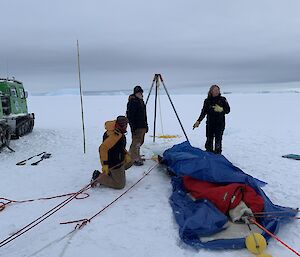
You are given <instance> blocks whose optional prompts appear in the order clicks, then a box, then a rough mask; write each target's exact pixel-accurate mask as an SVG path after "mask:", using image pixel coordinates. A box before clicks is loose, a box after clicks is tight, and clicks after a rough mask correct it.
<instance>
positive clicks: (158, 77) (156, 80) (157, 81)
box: [146, 74, 189, 142]
mask: <svg viewBox="0 0 300 257" xmlns="http://www.w3.org/2000/svg"><path fill="white" fill-rule="evenodd" d="M154 84H155V106H154V129H153V131H154V132H153V142H155V132H156V112H157V94H158V88H159V86H160V84H162V85H163V87H164V89H165V91H166V94H167V96H168V98H169V101H170V103H171V105H172V108H173V110H174V112H175V115H176V117H177V120H178V122H179V124H180V127H181V129H182V131H183V134H184V135H185V138H186V140H187V141H188V142H189V139H188V137H187V134H186V133H185V130H184V128H183V125H182V123H181V121H180V119H179V116H178V114H177V111H176V109H175V106H174V104H173V102H172V100H171V97H170V95H169V92H168V90H167V87H166V86H165V83H164V81H163V78H162V76H161V74H155V75H154V78H153V82H152V85H151V88H150V91H149V94H148V96H147V100H146V105H147V103H148V100H149V98H150V94H151V91H152V89H153V86H154Z"/></svg>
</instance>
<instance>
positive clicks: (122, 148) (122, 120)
mask: <svg viewBox="0 0 300 257" xmlns="http://www.w3.org/2000/svg"><path fill="white" fill-rule="evenodd" d="M127 124H128V120H127V118H126V117H125V116H118V117H117V119H116V120H114V121H107V122H105V129H106V132H105V133H104V135H103V142H102V144H101V145H100V147H99V155H100V161H101V164H102V173H100V171H98V170H95V171H94V173H93V176H92V180H91V185H92V187H95V186H97V185H104V186H107V187H111V188H115V189H122V188H124V187H125V183H126V177H125V170H127V169H128V168H130V167H131V166H132V161H131V157H130V155H129V154H128V152H127V151H126V137H125V133H126V129H127Z"/></svg>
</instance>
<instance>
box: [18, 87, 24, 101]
mask: <svg viewBox="0 0 300 257" xmlns="http://www.w3.org/2000/svg"><path fill="white" fill-rule="evenodd" d="M19 95H20V97H21V98H22V99H23V98H25V94H24V89H23V88H20V89H19Z"/></svg>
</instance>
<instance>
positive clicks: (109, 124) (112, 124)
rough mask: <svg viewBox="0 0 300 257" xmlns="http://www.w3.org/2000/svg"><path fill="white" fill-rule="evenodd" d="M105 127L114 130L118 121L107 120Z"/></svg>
mask: <svg viewBox="0 0 300 257" xmlns="http://www.w3.org/2000/svg"><path fill="white" fill-rule="evenodd" d="M104 127H105V129H106V130H108V131H113V130H115V128H116V121H115V120H109V121H106V122H105V125H104Z"/></svg>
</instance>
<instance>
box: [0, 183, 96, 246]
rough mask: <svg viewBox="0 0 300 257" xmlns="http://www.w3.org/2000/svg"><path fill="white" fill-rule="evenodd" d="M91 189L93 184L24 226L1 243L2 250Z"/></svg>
mask: <svg viewBox="0 0 300 257" xmlns="http://www.w3.org/2000/svg"><path fill="white" fill-rule="evenodd" d="M90 187H91V184H88V185H86V186H85V187H83V188H82V189H80V190H79V191H77V192H76V193H72V195H71V196H70V197H68V198H67V199H66V200H64V201H63V202H61V203H60V204H58V205H56V206H55V207H53V208H52V209H51V210H49V211H47V212H46V213H44V214H43V215H42V216H40V217H38V218H37V219H35V220H34V221H32V222H30V223H29V224H27V225H26V226H24V227H23V228H21V229H20V230H18V231H17V232H16V233H14V234H13V235H11V236H9V237H7V238H6V239H4V240H3V241H1V242H0V248H1V247H3V246H4V245H6V244H8V243H9V242H11V241H13V240H15V239H16V238H18V237H19V236H21V235H23V234H24V233H25V232H27V231H28V230H30V229H32V228H34V227H35V226H37V225H38V224H40V223H41V222H43V221H44V220H45V219H47V218H49V217H50V216H51V215H53V214H54V213H56V212H57V211H58V210H60V209H61V208H62V207H64V206H65V205H67V204H68V203H69V202H71V201H72V200H73V199H74V198H76V197H77V196H78V195H80V194H82V193H83V192H84V191H86V190H88V189H89V188H90Z"/></svg>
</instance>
